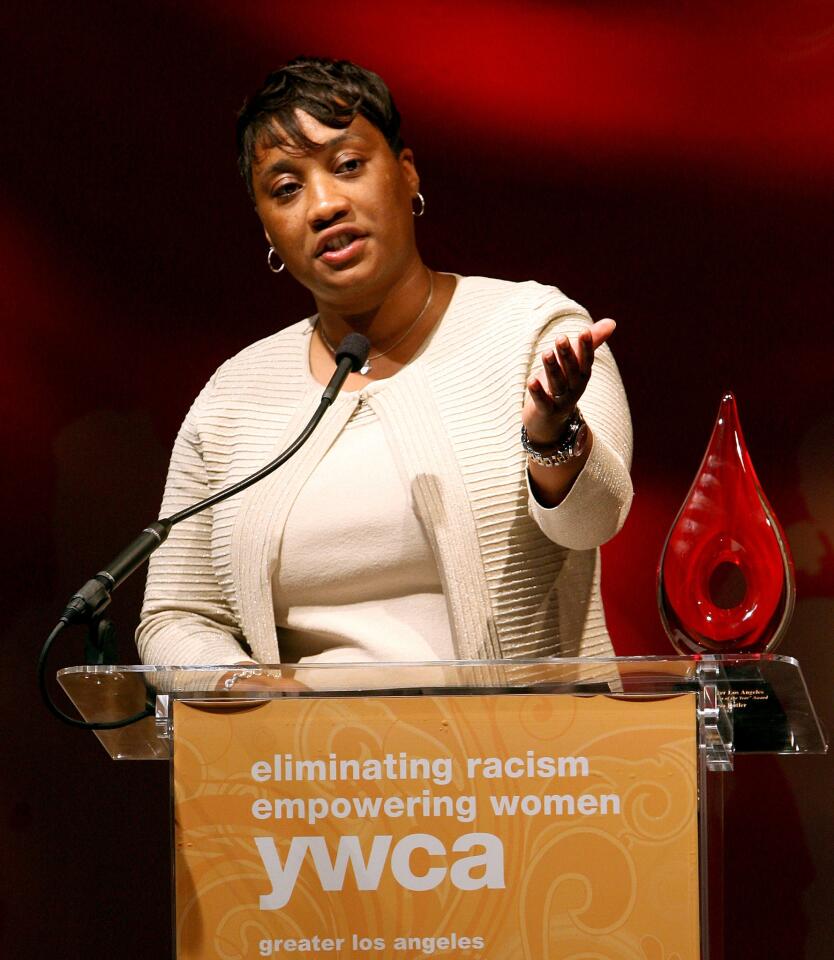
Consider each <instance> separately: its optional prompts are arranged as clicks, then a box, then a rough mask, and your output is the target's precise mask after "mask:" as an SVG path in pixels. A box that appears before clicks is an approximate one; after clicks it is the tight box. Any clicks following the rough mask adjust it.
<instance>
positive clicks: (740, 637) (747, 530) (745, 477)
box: [657, 393, 795, 655]
mask: <svg viewBox="0 0 834 960" xmlns="http://www.w3.org/2000/svg"><path fill="white" fill-rule="evenodd" d="M657 583H658V605H659V608H660V617H661V620H662V621H663V626H664V629H665V630H666V633H667V634H668V635H669V639H670V640H671V641H672V644H673V646H674V647H675V648H676V649H677V650H678V652H680V653H682V654H687V655H688V654H699V653H709V654H715V653H763V652H764V651H767V650H772V649H773V648H774V647H775V646H776V644H777V643H778V642H779V640H780V639H781V637H782V635H783V634H784V632H785V630H786V629H787V626H788V623H789V621H790V618H791V614H792V612H793V604H794V594H795V588H794V579H793V564H792V561H791V556H790V551H789V549H788V545H787V541H786V539H785V535H784V532H783V531H782V528H781V527H780V526H779V523H778V521H777V520H776V517H775V515H774V513H773V509H772V508H771V506H770V504H769V503H768V501H767V498H766V497H765V495H764V493H763V492H762V489H761V487H760V486H759V481H758V478H757V477H756V472H755V470H754V469H753V463H752V461H751V459H750V454H749V453H748V451H747V446H746V445H745V442H744V436H743V434H742V432H741V425H740V423H739V419H738V411H737V409H736V401H735V397H734V396H733V395H732V394H731V393H728V394H726V395H725V396H724V397H723V398H722V400H721V404H720V406H719V408H718V417H717V419H716V421H715V427H714V428H713V431H712V436H711V438H710V441H709V445H708V446H707V450H706V453H705V454H704V459H703V461H702V462H701V466H700V468H699V470H698V473H697V475H696V476H695V480H694V482H693V484H692V487H691V488H690V490H689V493H688V495H687V497H686V500H685V501H684V503H683V506H682V507H681V509H680V511H679V513H678V515H677V517H676V518H675V522H674V523H673V524H672V528H671V530H670V531H669V534H668V536H667V538H666V543H665V545H664V547H663V553H662V554H661V557H660V564H659V567H658V578H657Z"/></svg>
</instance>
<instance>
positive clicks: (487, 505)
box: [137, 277, 631, 665]
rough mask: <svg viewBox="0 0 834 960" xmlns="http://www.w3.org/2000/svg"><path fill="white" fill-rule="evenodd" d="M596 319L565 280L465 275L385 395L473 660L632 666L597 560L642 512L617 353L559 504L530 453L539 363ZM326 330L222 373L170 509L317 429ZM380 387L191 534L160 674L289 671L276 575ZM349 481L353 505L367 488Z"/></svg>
mask: <svg viewBox="0 0 834 960" xmlns="http://www.w3.org/2000/svg"><path fill="white" fill-rule="evenodd" d="M589 323H590V318H589V317H588V315H587V313H586V312H585V311H584V310H583V309H582V308H581V307H579V306H578V305H577V304H576V303H574V302H573V301H572V300H569V299H568V298H567V297H565V296H564V295H563V294H562V293H560V291H558V290H557V289H555V288H554V287H545V286H541V285H540V284H537V283H532V282H529V283H521V284H514V283H508V282H505V281H500V280H489V279H484V278H479V277H467V278H462V279H460V280H459V281H458V285H457V289H456V291H455V294H454V296H453V298H452V302H451V303H450V305H449V307H448V309H447V311H446V315H445V317H444V318H443V320H442V322H441V324H440V326H439V327H438V329H437V330H436V331H435V333H434V336H433V339H432V341H431V344H430V346H429V348H428V349H427V350H425V351H424V352H422V353H421V354H420V355H419V356H418V357H416V358H415V359H414V360H413V361H412V362H411V363H410V364H408V365H407V366H405V367H404V368H403V369H402V370H401V371H400V372H399V373H397V374H396V376H394V377H391V378H390V379H388V380H386V381H385V382H384V388H382V389H377V390H375V391H373V392H371V393H370V394H369V395H368V397H367V401H366V402H367V403H368V404H369V405H370V406H371V407H372V408H373V410H374V412H375V413H376V415H377V416H378V417H379V420H380V422H381V424H382V426H383V429H384V430H385V433H386V437H387V439H388V442H389V444H390V447H391V449H392V451H393V454H394V457H395V459H396V461H397V463H398V467H399V469H400V470H401V472H402V476H403V479H404V480H405V481H406V483H407V485H408V487H409V488H410V490H411V495H412V501H413V505H414V509H415V511H416V512H417V514H418V516H419V517H420V519H421V522H422V523H423V525H424V527H425V529H426V532H427V535H428V538H429V541H430V543H431V546H432V549H433V551H434V554H435V559H436V561H437V564H438V570H439V572H440V579H441V583H442V585H443V592H444V595H445V597H446V601H447V604H448V609H449V620H450V623H451V626H452V634H453V640H454V644H455V649H456V651H457V655H458V657H459V659H473V658H477V659H481V658H521V657H543V656H610V655H611V654H612V650H611V644H610V640H609V638H608V634H607V631H606V627H605V618H604V614H603V608H602V601H601V597H600V586H599V578H600V560H599V550H598V549H597V548H598V546H599V544H600V543H603V542H604V541H605V540H607V539H609V538H610V537H611V536H613V535H614V534H615V533H616V532H617V531H618V530H619V529H620V527H621V526H622V523H623V521H624V520H625V516H626V514H627V512H628V507H629V505H630V501H631V482H630V479H629V475H628V467H629V465H630V461H631V424H630V419H629V414H628V407H627V404H626V399H625V395H624V392H623V389H622V384H621V382H620V377H619V374H618V372H617V368H616V364H615V363H614V359H613V357H612V355H611V352H610V351H609V349H608V348H607V346H605V345H603V346H602V347H600V348H599V349H598V350H597V352H596V358H595V362H594V368H593V373H592V376H591V380H590V382H589V384H588V387H587V389H586V391H585V394H584V396H583V398H582V400H581V402H580V406H581V409H582V412H583V414H584V416H585V418H586V420H587V421H588V423H589V424H590V426H591V429H592V431H593V434H594V444H593V448H592V451H591V454H590V456H589V458H588V461H587V462H586V464H585V466H584V467H583V469H582V471H581V473H580V474H579V476H578V477H577V479H576V480H575V482H574V484H573V486H572V488H571V490H570V492H569V493H568V495H567V496H566V497H565V499H564V500H563V501H562V503H561V504H560V505H559V506H558V507H556V508H553V509H544V508H542V507H540V506H539V505H538V504H537V503H536V501H535V500H534V499H533V498H531V497H530V496H529V488H528V486H527V483H526V465H525V457H524V453H523V451H522V449H521V445H520V442H519V431H520V425H521V407H522V405H523V401H524V396H525V382H526V380H527V378H528V376H529V375H530V372H531V370H532V369H533V367H534V366H535V364H536V363H537V357H538V355H539V354H540V353H541V352H542V351H543V350H545V349H547V348H549V347H551V346H552V345H553V341H554V339H555V337H556V335H557V333H563V334H565V335H567V336H571V337H575V336H577V335H578V333H579V332H580V331H581V330H582V329H584V328H585V327H587V326H588V324H589ZM311 330H312V328H311V325H310V322H309V321H307V320H305V321H302V322H300V323H297V324H295V325H293V326H291V327H289V328H287V329H285V330H282V331H280V332H279V333H277V334H274V335H273V336H271V337H268V338H266V339H265V340H261V341H259V342H258V343H255V344H253V345H252V346H250V347H248V348H247V349H245V350H243V351H242V352H241V353H240V354H238V355H237V356H236V357H233V358H232V359H231V360H229V361H227V362H226V363H225V364H223V366H221V367H220V369H219V370H218V371H217V372H216V373H215V375H214V376H213V377H212V379H211V380H210V381H209V383H208V384H207V385H206V387H205V388H204V389H203V391H202V392H201V393H200V395H199V396H198V398H197V399H196V401H195V402H194V404H193V406H192V408H191V410H190V411H189V413H188V415H187V417H186V419H185V421H184V423H183V426H182V428H181V430H180V433H179V435H178V437H177V440H176V443H175V446H174V451H173V455H172V458H171V465H170V470H169V474H168V481H167V484H166V489H165V496H164V499H163V504H162V512H161V515H162V516H170V515H171V514H172V513H174V512H176V511H178V510H180V509H183V508H184V507H186V506H188V505H189V504H191V503H193V502H195V501H196V500H199V499H201V498H203V497H206V496H209V495H211V494H212V493H215V492H217V491H218V490H220V489H222V488H224V487H226V486H228V485H229V484H231V483H234V482H236V481H238V480H241V479H243V478H244V477H246V476H248V475H249V474H250V473H253V472H254V471H255V470H257V469H258V468H260V467H261V466H263V465H264V464H265V463H267V462H268V461H269V460H271V459H273V458H274V457H275V456H276V455H277V453H278V452H279V451H280V450H282V449H283V448H284V447H285V446H287V445H288V444H289V443H290V442H291V440H292V439H293V438H294V437H295V436H296V435H297V434H298V433H299V432H300V430H301V428H302V427H303V425H304V424H305V423H306V422H307V420H308V419H309V418H310V416H311V415H312V413H313V411H314V410H315V408H316V406H317V405H318V402H319V399H320V397H321V390H322V388H321V387H320V386H319V385H317V384H315V383H314V382H313V381H312V379H311V376H310V373H309V359H308V358H309V343H310V336H311ZM360 393H361V391H358V392H356V393H345V392H343V393H342V394H341V395H340V396H339V397H338V398H337V399H336V402H335V403H334V405H333V407H332V408H331V409H330V410H329V411H328V413H327V414H326V415H325V418H324V420H323V422H322V423H321V425H320V427H319V429H318V430H317V431H316V433H315V434H314V435H313V437H312V438H311V439H310V440H309V441H308V443H307V444H306V446H305V447H303V448H302V450H301V451H300V452H299V453H298V454H297V455H296V456H295V457H294V458H293V459H291V460H290V461H289V462H288V463H287V464H285V465H284V466H283V467H281V468H280V469H279V470H278V471H276V472H275V473H273V474H272V475H271V476H270V477H268V478H266V479H265V480H263V481H261V482H260V483H258V484H256V485H255V486H253V487H251V488H250V489H249V490H247V491H246V492H245V493H243V494H241V495H238V496H235V497H232V498H231V499H229V500H226V501H225V502H223V503H221V504H218V505H217V506H215V507H214V508H213V509H211V510H208V511H205V512H204V513H202V514H199V515H197V516H196V517H193V518H191V519H189V520H186V521H185V522H184V523H182V524H179V525H178V526H176V527H174V528H173V530H172V531H171V534H170V536H169V538H168V540H167V542H166V543H165V544H164V545H163V546H162V547H161V548H160V549H159V550H158V551H157V552H156V554H155V555H154V556H153V558H152V560H151V564H150V568H149V571H148V585H147V590H146V594H145V604H144V607H143V611H142V621H141V623H140V625H139V629H138V631H137V646H138V648H139V652H140V656H141V657H142V660H143V661H144V662H145V663H156V664H179V665H184V664H229V663H234V662H236V661H240V660H242V659H245V658H246V651H245V646H244V645H246V646H248V648H249V650H251V654H252V656H253V657H254V659H256V660H258V661H260V662H262V663H279V662H280V659H281V655H280V650H279V649H278V642H277V638H276V630H275V622H274V614H273V604H272V594H271V581H272V573H273V571H274V568H275V564H276V563H277V559H278V556H279V553H280V545H281V534H282V531H283V528H284V524H285V522H286V518H287V515H288V513H289V510H290V509H291V507H292V504H293V501H294V499H295V497H296V495H297V493H298V491H299V490H300V489H301V487H302V485H303V484H304V482H305V481H306V479H307V477H309V475H310V473H311V472H312V470H313V468H314V467H315V465H316V464H317V463H318V462H319V460H320V459H321V457H322V456H323V455H324V453H325V452H326V450H327V449H328V447H329V446H330V444H331V443H332V442H333V441H334V439H335V438H336V437H337V436H338V435H339V433H340V431H341V430H342V429H343V428H344V426H345V424H346V423H347V421H348V419H349V418H350V416H351V414H352V413H353V411H354V409H355V407H356V404H357V403H358V401H359V395H360ZM342 484H343V489H344V495H345V508H346V509H349V499H350V477H345V478H343V480H342ZM357 549H361V531H357Z"/></svg>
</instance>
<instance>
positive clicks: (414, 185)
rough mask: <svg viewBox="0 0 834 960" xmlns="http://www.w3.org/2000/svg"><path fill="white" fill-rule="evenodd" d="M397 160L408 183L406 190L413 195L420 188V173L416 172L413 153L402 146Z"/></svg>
mask: <svg viewBox="0 0 834 960" xmlns="http://www.w3.org/2000/svg"><path fill="white" fill-rule="evenodd" d="M397 160H398V162H399V164H400V169H401V170H402V173H403V176H404V177H405V181H406V183H407V184H408V191H409V193H410V194H411V196H412V197H413V196H414V194H416V193H417V191H418V190H419V189H420V175H419V174H418V173H417V167H416V166H415V164H414V153H413V151H412V150H411V149H410V148H409V147H403V149H402V150H400V155H399V157H398V158H397Z"/></svg>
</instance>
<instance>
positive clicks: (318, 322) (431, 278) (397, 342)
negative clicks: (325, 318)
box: [316, 270, 434, 375]
mask: <svg viewBox="0 0 834 960" xmlns="http://www.w3.org/2000/svg"><path fill="white" fill-rule="evenodd" d="M428 274H429V295H428V296H427V297H426V302H425V303H424V304H423V307H422V309H421V310H420V312H419V313H418V314H417V317H416V318H415V320H414V321H413V322H412V323H411V324H409V327H408V329H407V330H406V331H405V333H404V334H403V335H402V336H401V337H400V338H399V340H395V341H394V342H393V343H392V344H391V346H390V347H388V349H387V350H381V351H380V352H379V353H375V354H373V355H370V354H369V355H368V359H367V360H366V361H365V366H364V367H362V369H361V370H360V371H359V372H360V373H361V374H363V375H364V374H366V373H369V372H370V370H371V361H372V360H379V358H380V357H384V356H385V354H386V353H390V352H391V351H392V350H393V349H394V347H398V346H399V345H400V344H401V343H402V342H403V340H405V338H406V337H407V336H408V335H409V334H410V333H411V331H412V330H413V329H414V328H415V327H416V326H417V324H418V323H419V322H420V321H421V320H422V319H423V317H424V316H425V315H426V310H428V309H429V304H430V303H431V298H432V297H433V296H434V274H433V273H432V272H431V270H429V271H428ZM316 329H317V330H318V332H319V336H320V337H321V339H322V341H323V342H324V345H325V346H326V347H327V349H328V350H329V351H330V352H331V353H332V354H333V356H334V357H335V356H336V347H334V346H333V344H332V343H331V342H330V339H329V338H328V336H327V334H326V333H325V332H324V325H323V324H322V322H321V317H316Z"/></svg>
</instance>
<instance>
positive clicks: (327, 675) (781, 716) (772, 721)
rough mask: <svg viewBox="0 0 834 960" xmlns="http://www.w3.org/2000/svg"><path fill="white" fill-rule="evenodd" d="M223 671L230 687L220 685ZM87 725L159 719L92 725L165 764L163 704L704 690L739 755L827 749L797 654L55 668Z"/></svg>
mask: <svg viewBox="0 0 834 960" xmlns="http://www.w3.org/2000/svg"><path fill="white" fill-rule="evenodd" d="M230 677H231V679H232V683H231V687H230V688H228V689H227V688H226V686H225V681H226V680H229V679H230ZM58 680H59V682H60V684H61V686H62V688H63V689H64V691H65V693H66V694H67V696H68V697H69V698H70V700H71V701H72V702H73V704H74V705H75V706H76V708H77V709H78V711H79V713H80V714H81V716H82V717H83V718H84V719H85V720H89V721H110V720H116V719H119V718H121V717H127V716H130V715H132V714H135V713H137V712H140V711H141V710H142V709H143V707H144V706H145V705H148V706H149V707H150V708H151V709H155V711H156V714H157V716H156V717H154V716H148V717H146V718H145V719H143V720H141V721H139V722H138V723H134V724H132V725H131V726H128V727H123V728H120V729H115V730H105V731H96V735H97V736H98V737H99V739H100V740H101V742H102V744H103V745H104V747H105V749H106V750H107V751H108V753H109V754H110V755H111V756H112V757H113V758H114V759H169V758H170V740H169V727H168V705H169V703H170V700H172V699H175V700H191V701H195V700H197V701H212V702H213V703H215V704H217V705H218V706H219V705H220V704H221V703H228V704H229V705H231V704H234V703H241V702H242V701H247V702H250V701H258V700H264V699H280V698H286V697H334V696H338V697H351V696H365V697H367V696H451V695H457V696H461V695H464V696H465V695H516V696H517V695H523V694H526V693H536V694H543V693H544V694H553V695H554V696H565V695H573V696H590V695H603V696H616V697H625V698H631V699H644V698H656V697H666V696H675V695H679V694H684V693H699V694H701V695H702V699H703V695H704V693H705V692H706V693H708V695H709V699H710V702H711V703H714V704H715V706H716V707H717V709H719V710H720V711H721V713H722V714H723V715H725V717H726V720H727V722H728V723H729V725H730V727H731V729H732V741H733V745H732V749H733V750H734V751H735V752H736V753H780V754H797V753H824V752H825V750H826V747H827V745H826V741H825V737H824V735H823V732H822V729H821V727H820V724H819V720H818V719H817V716H816V713H815V711H814V707H813V704H812V703H811V700H810V698H809V696H808V690H807V687H806V685H805V681H804V678H803V676H802V671H801V669H800V667H799V664H798V663H797V662H796V660H794V659H792V658H790V657H780V656H774V655H772V654H750V655H737V656H722V657H617V658H610V659H604V658H584V659H549V660H500V661H496V660H492V661H490V660H480V661H439V662H429V663H356V664H351V663H337V664H334V663H327V664H291V665H288V664H275V665H268V664H253V665H252V666H251V667H246V666H242V665H240V664H232V665H210V666H206V665H184V666H141V665H114V666H77V667H67V668H65V669H63V670H61V671H59V673H58Z"/></svg>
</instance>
